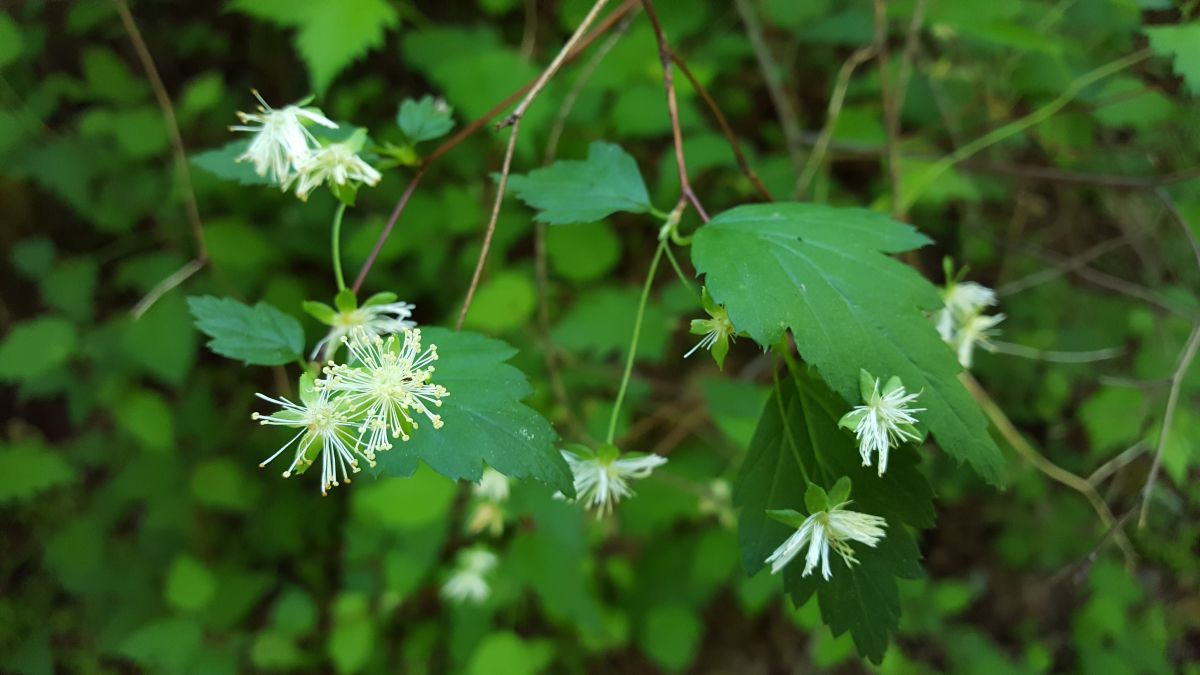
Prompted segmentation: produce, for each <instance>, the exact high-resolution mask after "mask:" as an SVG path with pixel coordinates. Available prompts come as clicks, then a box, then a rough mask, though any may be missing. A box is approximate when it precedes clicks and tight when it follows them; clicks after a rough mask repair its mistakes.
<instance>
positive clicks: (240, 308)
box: [188, 296, 304, 366]
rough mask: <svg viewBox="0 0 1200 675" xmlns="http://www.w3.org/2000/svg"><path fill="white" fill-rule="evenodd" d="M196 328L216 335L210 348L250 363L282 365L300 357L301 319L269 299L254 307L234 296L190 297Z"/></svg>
mask: <svg viewBox="0 0 1200 675" xmlns="http://www.w3.org/2000/svg"><path fill="white" fill-rule="evenodd" d="M188 308H189V309H190V310H191V312H192V317H193V318H195V320H196V327H197V328H199V329H200V330H201V331H203V332H204V334H205V335H207V336H208V337H210V338H212V339H211V340H209V341H208V348H209V349H211V350H213V352H215V353H217V354H220V355H221V356H224V357H226V358H230V359H234V360H238V361H242V362H244V363H245V364H246V365H248V366H278V365H282V364H284V363H291V362H293V361H295V360H296V359H298V358H300V354H301V352H303V350H304V329H303V328H301V327H300V322H299V321H297V320H296V319H294V318H293V317H291V316H289V315H287V314H284V313H283V312H281V311H279V310H278V309H275V308H274V307H272V306H271V305H268V304H267V303H265V302H260V303H258V304H257V305H255V306H253V307H251V306H249V305H245V304H242V303H240V302H238V301H237V300H234V299H233V298H215V297H212V296H204V297H191V298H188Z"/></svg>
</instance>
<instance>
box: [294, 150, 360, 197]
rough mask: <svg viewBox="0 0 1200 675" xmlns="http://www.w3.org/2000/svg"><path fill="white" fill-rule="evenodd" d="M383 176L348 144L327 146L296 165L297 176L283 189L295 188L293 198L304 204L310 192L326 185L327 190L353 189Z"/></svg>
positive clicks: (313, 152)
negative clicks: (297, 198) (328, 188)
mask: <svg viewBox="0 0 1200 675" xmlns="http://www.w3.org/2000/svg"><path fill="white" fill-rule="evenodd" d="M382 177H383V176H382V175H381V174H380V173H379V171H377V170H376V169H375V167H373V166H371V165H370V164H368V163H367V162H366V160H364V159H363V158H362V157H359V156H358V153H357V151H356V149H355V147H354V145H353V144H351V143H350V142H349V141H345V142H341V143H330V144H329V145H326V146H323V147H321V148H318V149H316V150H314V151H312V152H311V153H309V155H308V156H307V157H305V158H303V159H302V160H301V161H300V162H298V163H297V164H296V173H295V174H294V175H293V176H292V179H291V180H290V181H289V182H288V183H287V185H285V189H290V188H291V187H292V185H293V184H294V185H295V186H296V196H297V197H299V198H300V200H301V201H307V200H308V196H309V195H310V194H312V191H313V190H315V189H317V188H319V187H321V185H323V184H326V183H328V184H329V187H330V189H333V190H335V191H336V190H338V189H339V188H352V187H355V186H357V185H359V184H362V183H365V184H367V185H375V184H376V183H378V182H379V180H380V178H382Z"/></svg>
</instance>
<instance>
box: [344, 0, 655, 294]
mask: <svg viewBox="0 0 1200 675" xmlns="http://www.w3.org/2000/svg"><path fill="white" fill-rule="evenodd" d="M638 2H639V0H625V2H624V3H622V4H621V5H620V6H619V7H617V9H615V10H613V12H612V13H611V14H609V15H608V16H606V17H604V19H603V20H602V21H601V22H600V23H598V24H597V25H596V28H595V30H593V31H592V32H591V33H588V35H587V36H586V37H584V38H583V39H582V40H580V41H579V42H578V43H577V44H576V45H575V47H574V48H573V49H572V50H571V52H570V53H569V54H568V55H567V60H568V61H570V60H573V59H575V58H576V57H578V56H579V54H581V53H582V52H583V51H584V50H585V49H587V48H588V47H589V46H591V44H592V43H593V42H595V41H596V40H597V39H599V38H600V36H602V35H604V34H605V33H607V32H608V31H609V30H610V29H611V28H612V27H613V26H615V25H616V24H617V22H618V21H620V20H621V19H622V18H623V17H624V16H625V15H626V14H628V13H629V12H631V11H633V10H634V9H636V8H637V6H638ZM537 80H538V78H534V79H532V80H530V81H529V82H527V83H525V84H524V85H523V86H522V87H521V88H520V89H517V90H516V91H515V92H513V93H512V94H510V95H509V96H508V97H507V98H505V99H504V100H503V101H500V102H499V103H497V104H496V105H494V106H492V109H491V110H489V111H487V112H486V113H484V114H483V115H482V116H480V117H479V118H477V119H476V120H475V121H473V122H471V123H470V124H468V125H467V126H465V127H463V128H462V129H460V130H458V132H456V133H455V134H454V135H453V136H451V137H450V138H448V139H447V140H445V141H443V142H442V144H441V145H439V146H438V147H437V148H436V149H435V150H434V151H433V152H431V153H429V154H428V155H427V156H425V157H424V158H423V159H422V160H421V165H420V167H419V168H418V169H417V172H416V173H415V174H413V177H412V178H411V179H410V180H409V184H408V187H406V188H405V190H404V193H403V194H402V195H401V196H400V199H399V200H398V201H397V202H396V206H395V207H394V208H393V209H392V214H391V216H389V217H388V221H387V224H385V225H384V227H383V231H382V232H380V233H379V238H378V239H376V241H375V246H374V247H373V248H372V250H371V254H370V255H369V256H367V260H366V262H364V263H363V266H362V268H361V269H360V270H359V272H358V277H357V278H356V279H355V281H354V286H353V289H354V290H355V292H357V291H358V290H359V289H360V288H361V287H362V284H363V282H364V281H365V280H366V277H367V274H368V273H369V272H370V271H371V267H373V266H374V264H375V260H376V259H377V258H378V257H379V252H380V251H381V250H382V249H383V245H384V244H385V243H386V242H387V239H388V237H390V236H391V234H392V230H393V229H394V228H395V225H396V221H398V220H399V218H400V215H401V214H402V213H404V207H405V206H407V204H408V200H409V199H410V198H411V197H412V193H413V192H414V191H415V190H416V188H417V184H419V183H420V182H421V178H422V177H424V175H425V172H426V171H427V170H428V169H429V167H430V166H431V165H432V164H433V163H434V162H436V161H437V160H438V159H440V158H441V157H442V156H443V155H445V154H446V153H448V152H450V151H451V150H453V149H454V148H455V147H457V146H458V145H459V144H460V143H462V142H463V141H465V140H466V139H467V138H469V137H471V136H472V135H474V134H475V132H477V131H479V130H480V129H482V128H483V127H485V126H487V124H488V123H489V122H491V121H492V120H493V119H495V118H496V116H497V115H499V114H500V113H502V112H504V111H505V110H508V108H509V107H510V106H512V105H513V104H514V103H516V102H517V101H518V100H520V99H521V97H522V96H524V95H525V94H526V93H527V92H528V91H530V89H532V88H533V86H534V84H536V83H537Z"/></svg>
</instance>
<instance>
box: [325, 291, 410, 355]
mask: <svg viewBox="0 0 1200 675" xmlns="http://www.w3.org/2000/svg"><path fill="white" fill-rule="evenodd" d="M335 304H337V309H334V308H333V307H330V306H329V305H326V304H325V303H323V302H312V301H308V302H305V303H304V309H305V311H307V312H308V313H309V314H311V315H312V316H313V317H314V318H316V319H317V320H318V321H320V322H321V323H323V324H325V325H327V326H329V332H328V333H326V335H325V337H323V338H321V340H320V341H318V342H317V344H316V346H314V347H313V350H312V354H311V355H310V358H314V359H315V358H317V355H318V354H320V356H321V360H322V361H328V360H329V359H331V358H333V355H334V353H336V352H337V350H338V348H339V347H341V346H342V338H344V337H347V336H349V335H350V334H351V333H353V332H355V331H356V330H361V331H362V332H363V333H365V334H366V335H368V336H376V335H393V334H396V333H403V332H404V331H406V330H408V329H410V328H416V327H417V322H416V321H411V320H410V317H412V312H413V310H414V309H416V306H415V305H412V304H410V303H407V302H398V301H396V294H395V293H376V294H375V295H373V296H371V297H370V298H368V299H367V301H366V302H364V303H363V304H362V306H361V307H359V306H358V305H357V304H356V302H355V301H354V298H353V295H350V296H347V297H346V298H342V296H340V295H339V297H338V301H337V302H336V303H335Z"/></svg>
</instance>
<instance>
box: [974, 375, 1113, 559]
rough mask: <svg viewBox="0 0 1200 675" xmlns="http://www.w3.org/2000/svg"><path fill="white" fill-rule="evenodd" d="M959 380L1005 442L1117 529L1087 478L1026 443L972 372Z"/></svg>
mask: <svg viewBox="0 0 1200 675" xmlns="http://www.w3.org/2000/svg"><path fill="white" fill-rule="evenodd" d="M959 379H960V380H962V383H963V385H964V386H965V387H966V388H967V390H968V391H970V392H971V395H972V396H974V397H975V400H976V401H977V402H978V403H979V407H980V408H982V409H983V412H984V414H986V415H987V416H988V419H990V420H991V421H992V424H993V425H995V427H996V429H997V430H998V431H999V432H1000V434H1001V435H1002V436H1004V439H1005V440H1007V441H1008V444H1009V445H1011V446H1012V448H1013V449H1014V450H1016V451H1017V454H1019V455H1021V457H1023V458H1024V459H1025V461H1027V462H1029V463H1030V464H1032V465H1033V466H1034V468H1036V469H1037V470H1038V471H1041V472H1042V473H1043V474H1045V475H1046V476H1047V477H1048V478H1050V479H1051V480H1053V481H1055V482H1057V483H1061V484H1062V485H1065V486H1066V487H1069V488H1071V489H1072V490H1075V491H1076V492H1078V493H1079V494H1081V495H1083V496H1084V498H1085V499H1087V500H1088V503H1090V504H1091V505H1092V509H1094V510H1095V511H1096V515H1097V516H1099V517H1100V522H1101V524H1103V525H1104V527H1106V528H1112V527H1113V524H1114V523H1115V522H1116V518H1114V517H1113V514H1112V511H1111V510H1109V508H1108V505H1107V504H1105V503H1104V500H1103V499H1101V497H1100V494H1099V493H1098V492H1096V488H1095V487H1094V486H1093V485H1092V484H1091V483H1089V482H1088V481H1087V479H1085V478H1081V477H1079V476H1077V475H1075V474H1073V473H1071V472H1070V471H1067V470H1066V469H1064V468H1062V467H1060V466H1058V465H1057V464H1055V463H1054V462H1051V461H1050V460H1049V459H1047V458H1046V457H1045V456H1044V455H1042V454H1041V453H1040V452H1038V451H1037V450H1035V449H1034V447H1033V446H1032V445H1030V443H1029V442H1028V441H1026V440H1025V438H1024V437H1022V436H1021V432H1020V431H1018V430H1017V428H1016V427H1015V426H1013V423H1012V421H1011V420H1009V419H1008V416H1007V415H1005V414H1004V411H1003V410H1001V409H1000V406H999V405H997V404H996V402H995V401H993V400H992V397H991V396H989V395H988V393H987V392H986V391H985V390H984V389H983V387H981V386H980V385H979V382H977V381H976V380H975V378H974V377H972V376H971V374H970V373H966V372H964V373H963V374H962V375H960V376H959ZM1114 538H1115V539H1116V542H1117V546H1118V547H1120V549H1121V551H1122V553H1124V554H1125V562H1126V564H1127V565H1132V564H1133V560H1134V557H1135V556H1134V553H1133V547H1132V546H1131V545H1130V543H1129V539H1128V538H1127V537H1126V536H1125V535H1124V533H1121V532H1116V533H1115V534H1114Z"/></svg>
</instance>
